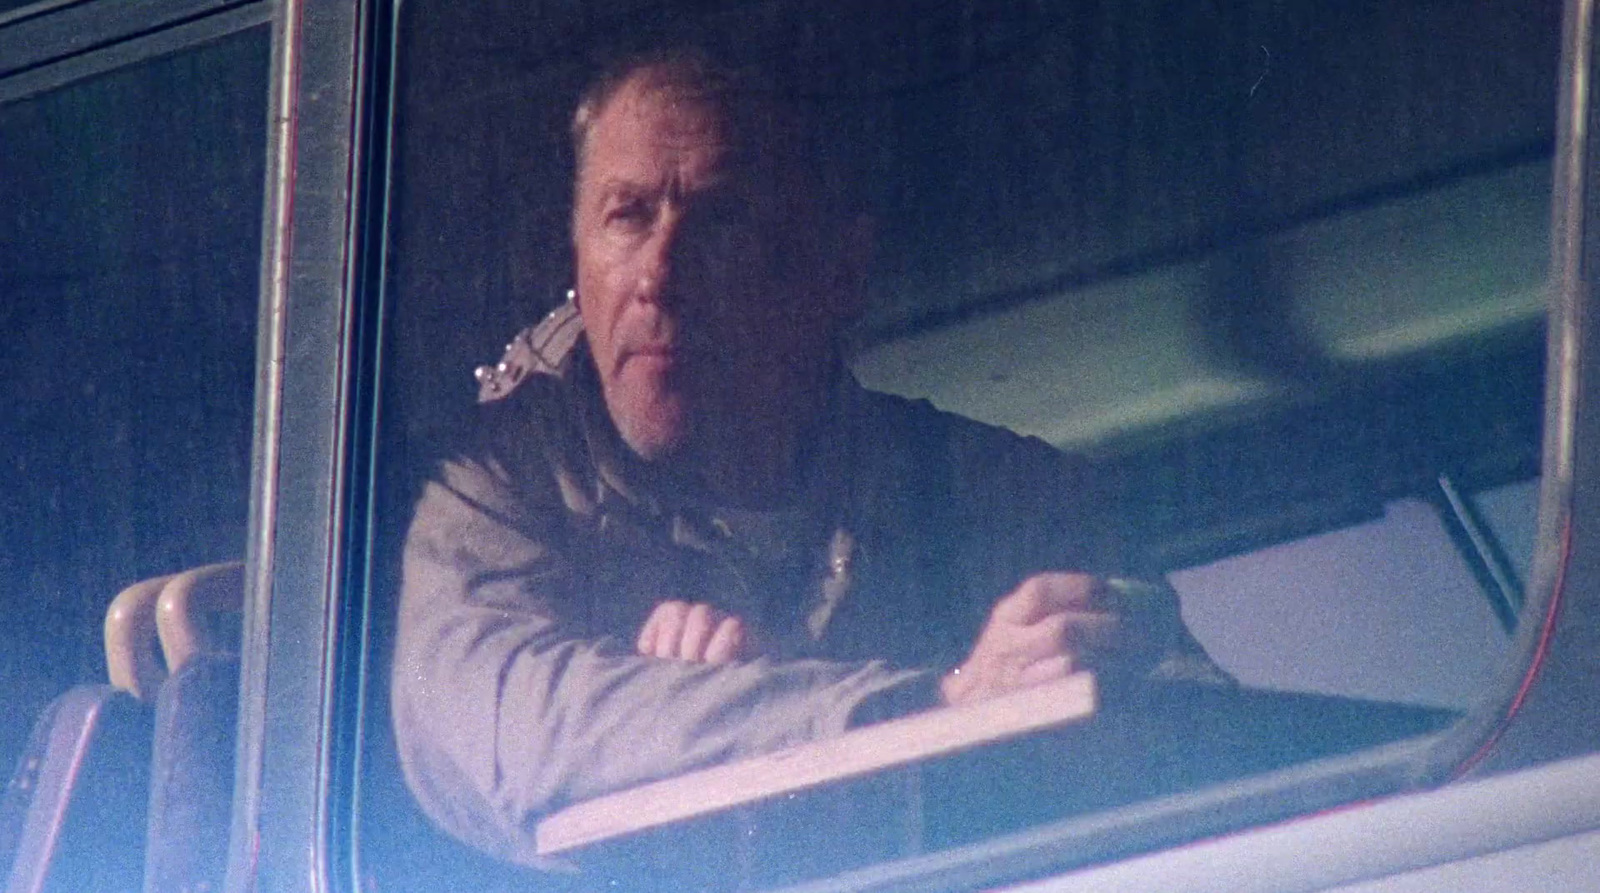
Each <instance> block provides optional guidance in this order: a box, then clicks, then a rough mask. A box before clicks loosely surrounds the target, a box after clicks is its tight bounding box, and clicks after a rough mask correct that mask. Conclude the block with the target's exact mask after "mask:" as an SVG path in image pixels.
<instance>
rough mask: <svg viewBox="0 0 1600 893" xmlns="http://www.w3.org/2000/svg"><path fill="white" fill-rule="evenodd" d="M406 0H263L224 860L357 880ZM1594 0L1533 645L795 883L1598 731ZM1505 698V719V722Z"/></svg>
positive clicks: (960, 873)
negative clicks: (1330, 733) (1185, 783)
mask: <svg viewBox="0 0 1600 893" xmlns="http://www.w3.org/2000/svg"><path fill="white" fill-rule="evenodd" d="M398 6H399V4H398V3H397V2H389V0H281V2H279V3H277V4H276V6H275V10H274V25H273V27H274V51H273V69H272V71H273V74H272V102H271V108H272V113H271V114H272V118H271V122H270V133H271V148H270V151H269V162H268V183H267V187H268V196H269V197H268V210H267V214H266V219H265V221H264V225H265V228H266V238H265V248H264V260H263V268H262V290H261V299H262V304H261V307H262V310H261V327H260V344H259V355H258V363H259V369H260V373H259V378H258V390H257V409H256V421H257V428H256V444H255V465H254V480H253V492H252V510H251V513H252V517H251V525H252V527H251V530H252V534H251V540H250V545H249V551H248V555H247V567H248V573H247V594H246V597H247V609H246V618H245V625H244V647H243V675H242V680H241V693H242V697H241V711H240V725H239V731H240V737H239V760H238V767H239V768H238V770H237V773H238V774H237V787H236V795H235V805H234V825H233V829H232V839H231V844H230V861H229V871H228V885H227V888H228V889H229V890H234V891H243V890H247V889H257V890H299V889H305V888H306V886H307V885H308V884H309V885H310V886H312V887H314V888H318V889H322V888H327V887H330V886H333V887H341V886H342V885H344V884H351V885H353V884H354V883H355V874H354V871H355V866H354V855H353V853H354V850H355V841H354V839H353V829H354V827H355V825H356V822H357V817H356V816H355V815H354V813H353V810H354V809H355V808H356V806H355V803H356V801H355V798H354V796H353V786H354V784H355V777H356V757H355V754H356V752H357V750H358V747H357V744H358V743H359V729H360V724H361V721H362V717H361V715H360V713H361V709H362V708H361V705H362V694H363V692H362V688H363V686H365V685H367V684H369V677H368V675H367V673H366V670H365V669H364V667H363V664H364V657H365V652H366V635H367V633H366V618H365V614H364V611H365V605H366V602H367V598H366V595H367V591H368V581H369V580H370V579H371V567H370V555H371V546H372V536H373V525H372V519H371V517H370V504H371V503H370V497H371V494H372V493H373V492H374V490H375V476H374V472H373V455H374V442H375V437H376V433H375V432H376V424H377V417H378V406H377V400H376V389H377V382H378V374H379V372H380V366H381V356H380V349H379V348H380V345H381V344H382V342H383V333H384V329H385V301H384V281H383V270H384V245H385V241H386V238H385V234H386V226H387V201H388V198H389V196H388V181H389V176H388V173H389V155H388V146H389V142H390V141H389V135H390V131H389V129H390V127H391V126H392V110H393V102H392V97H391V93H390V91H391V87H392V85H393V83H394V82H395V80H396V78H395V71H394V69H393V64H394V63H393V54H392V49H393V43H392V41H393V37H394V22H395V17H396V14H397V13H398ZM1594 20H1595V9H1594V4H1593V3H1592V2H1591V0H1568V2H1567V4H1566V12H1565V19H1564V26H1563V63H1562V70H1561V85H1560V109H1559V124H1558V135H1557V150H1556V176H1555V182H1556V190H1555V194H1556V199H1555V206H1554V212H1553V221H1554V226H1555V228H1554V233H1555V238H1554V240H1553V241H1554V250H1553V267H1552V269H1553V273H1554V275H1553V277H1552V283H1553V288H1552V290H1551V311H1550V337H1549V339H1548V358H1549V359H1548V366H1547V370H1548V371H1547V383H1546V387H1547V393H1546V410H1545V412H1546V422H1545V435H1544V436H1545V445H1544V458H1543V481H1542V484H1541V494H1540V521H1539V531H1540V533H1539V537H1538V545H1537V548H1536V554H1535V557H1534V562H1533V568H1532V572H1531V574H1530V577H1529V581H1528V591H1527V598H1526V601H1525V603H1524V605H1523V607H1522V612H1521V615H1520V616H1521V619H1522V622H1521V623H1520V624H1519V629H1518V633H1517V639H1516V642H1515V645H1514V646H1513V649H1512V650H1513V652H1514V653H1516V654H1518V655H1520V659H1519V660H1518V661H1516V662H1515V663H1514V664H1512V665H1508V666H1507V667H1505V668H1504V671H1503V672H1502V674H1501V676H1500V677H1499V679H1498V681H1497V683H1496V685H1495V686H1494V688H1493V690H1492V691H1489V692H1486V693H1485V696H1484V699H1483V700H1482V701H1481V702H1480V703H1479V704H1478V705H1476V706H1475V707H1474V708H1473V709H1472V710H1471V711H1470V712H1469V713H1468V715H1466V716H1465V717H1464V718H1463V719H1462V720H1461V721H1459V722H1458V723H1456V724H1455V725H1453V726H1452V727H1451V728H1449V729H1448V730H1446V731H1444V732H1441V733H1439V734H1437V735H1433V736H1429V737H1427V738H1424V739H1418V740H1412V741H1405V742H1399V743H1396V744H1391V745H1387V746H1383V747H1379V748H1375V749H1372V750H1369V751H1364V752H1360V753H1357V754H1353V755H1348V756H1343V757H1335V758H1329V759H1323V760H1318V761H1314V762H1311V763H1306V764H1302V765H1298V766H1294V767H1291V768H1289V769H1286V770H1282V771H1280V772H1275V773H1271V774H1268V775H1263V776H1257V777H1250V778H1246V779H1242V780H1240V781H1238V782H1235V783H1231V784H1228V785H1223V786H1220V787H1216V788H1211V789H1206V790H1202V791H1198V792H1193V793H1189V794H1183V795H1177V796H1174V797H1169V798H1164V799H1162V800H1159V801H1154V802H1149V803H1141V804H1136V805H1134V806H1130V807H1125V808H1120V809H1116V810H1112V811H1110V812H1107V813H1100V814H1095V815H1090V816H1086V817H1081V818H1076V819H1070V820H1066V821H1063V822H1060V823H1056V824H1053V825H1050V826H1046V827H1042V828H1036V829H1032V830H1030V831H1028V832H1026V833H1022V834H1017V835H1010V836H1007V837H1004V838H1000V839H996V840H990V841H985V842H982V843H980V844H975V845H972V846H968V847H963V848H960V849H957V850H953V851H949V852H945V853H938V854H933V855H930V856H924V857H918V858H913V859H907V860H903V861H900V862H893V863H885V864H883V865H878V866H873V867H871V868H869V869H864V870H862V871H859V872H854V873H851V874H848V875H844V876H841V877H838V878H834V879H830V880H827V881H824V882H819V883H817V884H812V885H808V886H807V887H806V888H805V889H902V888H907V887H915V888H917V889H967V888H970V887H973V886H978V885H991V886H992V885H996V884H1003V883H1011V882H1015V881H1019V880H1024V879H1027V878H1035V877H1040V876H1044V875H1049V874H1056V873H1059V872H1062V871H1065V870H1068V869H1071V868H1074V867H1078V866H1084V865H1089V864H1094V863H1103V862H1107V861H1111V860H1117V859H1121V858H1125V857H1128V856H1131V855H1133V854H1141V853H1152V854H1154V853H1155V852H1156V851H1159V850H1161V849H1164V848H1166V847H1169V846H1172V845H1175V844H1178V843H1184V842H1189V841H1195V840H1197V839H1200V838H1206V837H1213V836H1218V835H1225V834H1230V833H1236V832H1239V831H1240V830H1241V829H1244V828H1248V827H1250V826H1257V825H1261V824H1263V823H1268V822H1276V821H1286V820H1295V819H1302V818H1304V817H1306V816H1308V815H1311V814H1313V813H1315V812H1317V811H1319V810H1325V809H1330V808H1333V807H1336V806H1343V805H1348V804H1351V803H1357V802H1360V801H1365V800H1370V799H1373V798H1380V797H1388V796H1391V795H1394V794H1397V793H1403V792H1408V791H1416V790H1419V789H1423V788H1429V787H1433V786H1436V785H1440V784H1443V783H1446V782H1448V781H1450V780H1451V779H1453V778H1457V777H1460V776H1461V775H1462V774H1463V773H1465V772H1467V771H1469V770H1470V769H1471V768H1472V767H1473V766H1482V767H1485V768H1494V769H1509V768H1515V767H1518V766H1526V765H1531V764H1534V763H1538V762H1542V761H1548V760H1553V759H1558V758H1562V757H1567V756H1572V755H1575V754H1578V753H1582V752H1584V751H1585V750H1588V749H1593V745H1592V744H1585V743H1583V742H1581V741H1579V740H1578V739H1579V738H1580V737H1581V732H1578V733H1574V732H1573V727H1574V726H1577V727H1580V728H1593V727H1595V725H1596V724H1600V722H1597V721H1596V718H1600V692H1597V691H1595V690H1593V689H1592V688H1589V689H1584V688H1582V687H1581V686H1579V685H1578V684H1577V683H1574V682H1573V680H1574V679H1576V680H1578V681H1579V682H1581V680H1582V679H1583V678H1584V676H1583V673H1584V665H1583V663H1582V661H1583V658H1582V657H1581V655H1580V654H1579V653H1578V652H1577V651H1576V649H1577V648H1578V646H1579V645H1581V644H1582V640H1583V636H1584V635H1585V634H1586V635H1589V636H1591V637H1593V635H1595V634H1594V633H1587V632H1586V631H1584V630H1582V629H1580V628H1579V627H1578V623H1579V621H1581V620H1582V619H1584V617H1585V616H1586V614H1585V612H1584V611H1581V610H1563V608H1564V602H1566V601H1567V600H1568V599H1576V600H1580V601H1581V602H1583V603H1588V604H1591V605H1592V604H1593V603H1595V602H1596V601H1597V600H1600V562H1597V561H1595V560H1594V559H1591V558H1589V556H1590V555H1600V542H1596V543H1591V542H1590V540H1591V538H1592V537H1594V536H1596V532H1594V531H1592V530H1590V529H1589V528H1590V527H1591V526H1592V524H1589V523H1578V522H1579V521H1585V522H1586V521H1587V519H1588V518H1590V517H1592V516H1593V515H1594V514H1595V513H1596V512H1600V488H1597V486H1596V485H1597V484H1600V475H1597V474H1596V470H1595V469H1594V467H1593V465H1592V463H1594V462H1596V461H1600V449H1594V448H1593V447H1594V446H1595V445H1600V420H1597V419H1596V417H1595V416H1596V415H1597V414H1596V413H1595V412H1593V411H1592V406H1590V404H1589V403H1588V402H1587V401H1586V400H1585V395H1586V394H1588V393H1591V392H1597V391H1596V390H1595V389H1596V388H1600V361H1597V360H1596V358H1597V357H1600V331H1597V327H1596V326H1594V325H1592V324H1587V319H1586V317H1587V316H1588V314H1589V313H1590V312H1592V311H1591V310H1590V308H1591V305H1592V304H1593V302H1594V293H1593V291H1592V290H1591V288H1590V287H1588V286H1587V285H1586V279H1587V278H1588V277H1587V275H1586V271H1587V270H1588V268H1589V266H1590V264H1591V263H1592V262H1593V259H1594V258H1595V257H1596V256H1597V254H1596V253H1597V252H1600V235H1597V233H1596V232H1591V231H1590V229H1591V228H1590V227H1589V226H1588V222H1589V220H1590V219H1591V218H1593V217H1594V215H1595V214H1596V213H1600V192H1597V191H1596V190H1595V189H1594V187H1593V185H1592V184H1591V183H1590V182H1589V178H1588V176H1587V175H1588V172H1589V170H1590V169H1592V168H1594V167H1595V164H1596V161H1595V158H1594V156H1595V148H1594V147H1593V146H1592V145H1591V142H1590V137H1589V134H1590V133H1592V132H1593V127H1594V125H1596V124H1600V114H1597V111H1596V105H1595V104H1594V103H1592V102H1590V98H1589V95H1588V84H1590V83H1593V82H1594V81H1593V78H1594V76H1595V75H1597V74H1600V65H1597V63H1596V59H1595V55H1594V52H1593V46H1592V43H1593V39H1592V31H1593V27H1594ZM1578 122H1583V123H1584V124H1585V125H1586V126H1578ZM1581 410H1587V411H1581ZM1583 447H1588V449H1587V451H1586V450H1585V449H1583ZM1589 616H1592V615H1589ZM1563 623H1564V624H1566V625H1567V627H1568V628H1567V629H1566V630H1561V629H1560V626H1559V625H1560V624H1563ZM1573 630H1577V631H1578V633H1579V634H1578V635H1570V633H1572V632H1573ZM1561 632H1566V633H1569V635H1567V636H1566V637H1565V638H1563V636H1562V635H1560V634H1558V633H1561ZM1574 640H1576V642H1577V643H1578V644H1576V645H1575V644H1573V642H1574ZM1541 674H1542V677H1541ZM1562 686H1569V687H1568V688H1563V687H1562ZM1563 692H1565V693H1566V695H1567V697H1566V698H1563V696H1562V693H1563ZM1572 692H1579V693H1580V694H1579V695H1578V698H1579V700H1578V706H1579V708H1581V713H1582V715H1581V716H1579V717H1574V716H1573V715H1572V712H1571V703H1570V697H1571V695H1572ZM1563 705H1566V709H1565V710H1563ZM1513 714H1515V715H1516V717H1517V722H1516V723H1515V724H1512V725H1510V726H1507V720H1508V717H1510V716H1512V715H1513ZM1575 720H1576V721H1575ZM1585 720H1588V721H1589V722H1588V724H1587V725H1585V724H1584V721H1585ZM1491 749H1493V754H1492V755H1491ZM1479 771H1483V770H1482V769H1480V770H1479ZM1346 814H1349V813H1346ZM1355 815H1356V816H1357V818H1356V819H1353V821H1357V822H1358V823H1359V813H1355Z"/></svg>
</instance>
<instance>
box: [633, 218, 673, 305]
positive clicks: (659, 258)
mask: <svg viewBox="0 0 1600 893" xmlns="http://www.w3.org/2000/svg"><path fill="white" fill-rule="evenodd" d="M664 216H665V217H666V218H667V219H665V220H662V221H661V223H660V224H659V225H658V226H657V227H656V230H655V232H654V233H652V234H651V236H650V239H649V241H647V242H646V243H645V246H644V250H643V251H642V252H641V253H640V258H639V278H638V281H637V282H636V284H635V286H634V292H635V294H636V296H637V297H638V299H639V300H640V301H643V302H645V303H648V304H666V303H668V302H669V301H670V300H671V297H672V293H671V288H672V285H673V275H672V274H673V266H674V263H673V261H674V255H675V253H676V252H677V250H678V247H677V246H678V241H679V239H678V226H677V221H675V220H673V219H671V217H672V215H670V214H668V215H664Z"/></svg>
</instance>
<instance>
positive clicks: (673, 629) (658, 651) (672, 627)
mask: <svg viewBox="0 0 1600 893" xmlns="http://www.w3.org/2000/svg"><path fill="white" fill-rule="evenodd" d="M688 613H689V606H688V605H686V604H684V603H683V602H662V603H661V605H660V606H659V607H657V608H656V614H655V618H654V619H655V621H656V640H655V642H654V643H653V645H654V647H653V648H652V649H651V654H653V655H654V656H656V657H659V658H662V659H665V660H673V659H676V658H677V656H678V643H679V642H680V641H682V640H683V621H684V617H685V615H687V614H688Z"/></svg>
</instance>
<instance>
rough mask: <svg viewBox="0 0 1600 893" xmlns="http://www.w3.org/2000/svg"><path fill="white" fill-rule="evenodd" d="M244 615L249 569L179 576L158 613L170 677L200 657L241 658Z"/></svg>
mask: <svg viewBox="0 0 1600 893" xmlns="http://www.w3.org/2000/svg"><path fill="white" fill-rule="evenodd" d="M243 611H244V565H243V564H242V563H240V562H238V561H228V562H223V563H221V564H208V565H206V566H204V567H197V568H195V569H193V570H188V571H184V572H183V573H181V574H174V575H173V576H171V577H169V578H167V580H166V582H165V584H164V585H163V586H162V587H161V593H160V597H159V599H158V603H157V606H156V609H155V622H156V628H157V630H158V632H159V638H160V640H161V652H162V654H163V655H164V656H165V658H166V663H167V668H168V670H169V671H171V672H173V673H176V672H177V671H178V668H180V667H182V666H183V665H184V664H185V663H188V662H189V660H190V659H192V658H193V657H195V656H196V655H198V654H235V655H236V654H238V653H239V635H240V630H239V619H240V616H241V614H242V612H243Z"/></svg>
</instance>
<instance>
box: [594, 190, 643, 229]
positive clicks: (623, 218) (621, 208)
mask: <svg viewBox="0 0 1600 893" xmlns="http://www.w3.org/2000/svg"><path fill="white" fill-rule="evenodd" d="M655 216H656V214H655V208H654V207H652V206H651V204H650V203H649V202H647V201H645V200H644V199H642V198H638V197H627V198H620V199H616V200H614V201H612V202H610V203H608V204H607V207H606V211H605V213H604V215H602V217H601V222H602V223H603V224H604V225H605V227H606V228H607V229H617V230H621V231H624V232H639V231H642V230H645V229H648V228H649V227H650V224H651V223H652V222H653V221H654V220H655Z"/></svg>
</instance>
